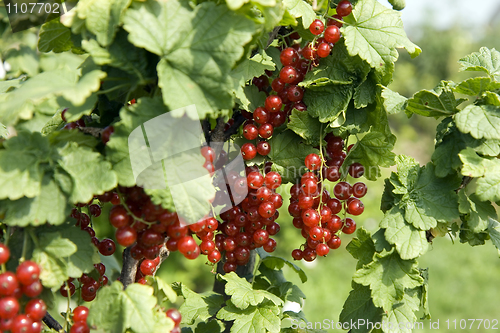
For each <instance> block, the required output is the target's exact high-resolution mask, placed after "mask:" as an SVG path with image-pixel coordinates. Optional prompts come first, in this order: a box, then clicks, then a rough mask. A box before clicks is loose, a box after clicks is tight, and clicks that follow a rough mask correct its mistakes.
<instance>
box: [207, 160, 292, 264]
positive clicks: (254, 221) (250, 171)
mask: <svg viewBox="0 0 500 333" xmlns="http://www.w3.org/2000/svg"><path fill="white" fill-rule="evenodd" d="M246 174H247V177H246V178H245V177H238V176H236V175H234V177H233V178H231V179H230V180H229V182H233V183H234V188H235V189H237V188H242V187H245V190H246V187H248V190H249V191H248V194H247V197H245V198H244V199H243V201H241V203H239V204H238V205H237V206H234V207H232V208H231V209H229V210H228V211H226V212H224V213H222V214H221V215H220V217H221V218H222V220H223V223H222V224H221V225H220V226H219V231H221V233H220V234H217V235H216V236H215V246H216V247H217V248H218V249H219V251H221V252H222V251H224V252H225V259H226V260H225V263H224V266H223V268H224V271H225V272H226V273H229V272H232V271H235V270H236V268H237V266H238V265H245V264H246V263H248V261H249V259H250V251H251V250H253V249H256V248H259V247H262V248H263V249H264V250H265V251H266V252H273V251H274V250H275V249H276V241H275V240H274V239H272V238H270V237H269V236H273V235H276V234H277V233H278V232H279V230H280V226H279V224H278V223H276V222H275V220H276V219H277V218H278V216H279V213H278V211H277V209H278V208H280V207H281V206H282V205H283V198H282V197H281V195H280V194H279V193H276V189H277V188H278V187H279V186H280V185H281V176H280V175H279V173H277V172H274V171H269V172H267V173H266V174H265V175H263V174H262V173H261V172H260V171H259V169H258V168H257V167H255V166H251V167H247V168H246Z"/></svg>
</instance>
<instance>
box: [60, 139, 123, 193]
mask: <svg viewBox="0 0 500 333" xmlns="http://www.w3.org/2000/svg"><path fill="white" fill-rule="evenodd" d="M58 153H59V154H60V156H61V159H59V161H58V164H59V166H60V167H61V168H62V169H64V171H65V172H66V173H67V174H68V175H69V176H70V177H71V178H72V182H73V190H72V191H71V193H70V196H69V200H70V201H71V202H89V201H90V199H92V197H93V196H94V194H96V193H103V192H105V191H108V190H111V189H113V188H114V187H115V186H116V184H117V178H116V174H115V173H114V172H113V171H112V170H111V164H110V163H109V162H106V161H103V160H102V155H101V154H99V153H96V152H93V151H91V150H90V149H88V148H85V147H79V146H78V145H77V144H76V143H69V144H67V145H66V146H65V147H64V148H62V149H59V151H58Z"/></svg>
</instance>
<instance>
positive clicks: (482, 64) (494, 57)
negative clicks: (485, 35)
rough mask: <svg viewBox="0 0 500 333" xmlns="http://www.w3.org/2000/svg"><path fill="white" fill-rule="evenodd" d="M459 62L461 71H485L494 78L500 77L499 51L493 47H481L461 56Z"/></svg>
mask: <svg viewBox="0 0 500 333" xmlns="http://www.w3.org/2000/svg"><path fill="white" fill-rule="evenodd" d="M459 63H460V65H462V67H461V68H460V70H461V71H479V72H485V73H487V74H488V75H489V76H490V77H491V78H493V79H494V80H498V78H499V77H500V52H498V51H497V50H495V49H491V50H490V49H488V48H486V47H481V48H480V49H479V52H474V53H472V54H470V55H468V56H466V57H463V58H462V59H460V60H459Z"/></svg>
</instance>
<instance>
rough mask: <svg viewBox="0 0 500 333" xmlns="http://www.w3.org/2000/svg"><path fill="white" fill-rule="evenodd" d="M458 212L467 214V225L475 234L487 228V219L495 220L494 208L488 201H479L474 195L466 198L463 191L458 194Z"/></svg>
mask: <svg viewBox="0 0 500 333" xmlns="http://www.w3.org/2000/svg"><path fill="white" fill-rule="evenodd" d="M459 199H460V201H459V204H460V205H459V210H460V213H462V214H469V215H468V218H467V224H468V226H469V229H470V230H471V231H473V232H475V233H478V232H481V231H484V230H486V229H487V228H488V220H489V218H496V215H497V214H496V211H495V208H494V207H493V206H492V205H491V203H490V202H489V201H481V200H479V198H478V197H477V195H476V194H475V193H473V194H471V195H470V196H466V194H465V193H464V191H460V193H459Z"/></svg>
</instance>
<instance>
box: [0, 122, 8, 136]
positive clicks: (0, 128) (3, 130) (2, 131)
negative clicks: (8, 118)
mask: <svg viewBox="0 0 500 333" xmlns="http://www.w3.org/2000/svg"><path fill="white" fill-rule="evenodd" d="M8 136H9V130H8V129H7V126H5V125H4V124H2V123H0V138H4V139H6V138H7V137H8Z"/></svg>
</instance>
